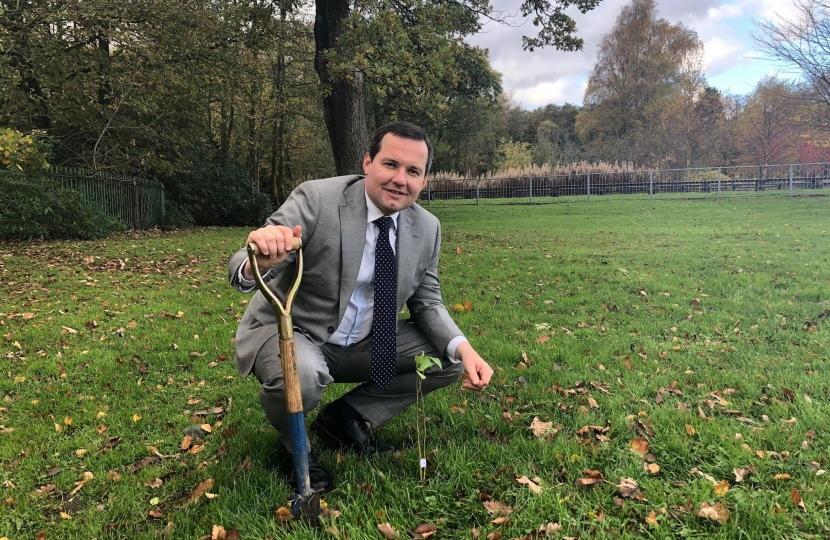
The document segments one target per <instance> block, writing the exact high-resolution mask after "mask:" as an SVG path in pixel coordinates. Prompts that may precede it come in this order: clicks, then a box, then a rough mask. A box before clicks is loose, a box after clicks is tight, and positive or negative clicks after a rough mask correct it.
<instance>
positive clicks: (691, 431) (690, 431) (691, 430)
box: [686, 424, 695, 435]
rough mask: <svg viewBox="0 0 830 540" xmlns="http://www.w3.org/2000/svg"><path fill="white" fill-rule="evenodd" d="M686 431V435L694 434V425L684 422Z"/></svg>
mask: <svg viewBox="0 0 830 540" xmlns="http://www.w3.org/2000/svg"><path fill="white" fill-rule="evenodd" d="M686 433H687V434H688V435H694V434H695V427H694V426H693V425H691V424H686Z"/></svg>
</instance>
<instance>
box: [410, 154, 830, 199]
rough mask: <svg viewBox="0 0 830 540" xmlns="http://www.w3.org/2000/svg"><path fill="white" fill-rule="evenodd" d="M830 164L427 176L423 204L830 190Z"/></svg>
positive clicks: (422, 196)
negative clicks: (443, 177) (561, 173)
mask: <svg viewBox="0 0 830 540" xmlns="http://www.w3.org/2000/svg"><path fill="white" fill-rule="evenodd" d="M829 189H830V163H797V164H795V163H794V164H785V165H750V166H746V165H740V166H730V167H710V168H694V169H662V170H640V171H623V172H590V173H588V172H585V173H574V174H567V175H536V176H534V175H531V174H528V175H523V176H516V177H510V178H487V179H476V178H472V179H454V180H430V181H429V182H428V183H427V188H426V189H424V190H423V191H422V192H421V195H420V200H421V202H422V203H424V202H426V204H431V203H432V202H433V201H452V202H454V203H462V204H482V203H485V204H487V203H496V204H510V203H514V204H515V203H529V204H533V203H543V202H556V201H558V200H563V199H564V200H571V199H574V198H577V199H582V198H584V199H585V200H588V201H590V200H591V197H602V196H609V195H620V196H622V195H625V196H634V197H639V198H647V199H655V198H664V199H668V198H717V199H720V198H724V197H734V196H770V195H784V196H790V197H792V196H793V195H812V194H828V195H830V191H827V190H829Z"/></svg>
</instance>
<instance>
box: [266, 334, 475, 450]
mask: <svg viewBox="0 0 830 540" xmlns="http://www.w3.org/2000/svg"><path fill="white" fill-rule="evenodd" d="M294 341H295V343H296V348H297V364H298V366H299V370H300V386H301V387H302V393H303V409H304V410H305V412H306V414H307V413H309V412H310V411H312V410H313V409H314V408H315V407H317V405H318V404H319V403H320V400H321V399H322V397H323V392H324V391H325V389H326V387H327V386H328V385H329V384H331V383H333V382H340V383H362V384H360V385H358V386H357V387H355V388H354V389H352V390H351V391H350V392H348V393H346V394H345V395H344V396H343V398H344V399H345V401H346V403H348V404H349V405H351V406H352V407H353V408H354V409H355V410H356V411H357V412H359V413H360V414H361V415H362V416H363V418H365V419H366V420H368V421H369V422H370V423H371V424H372V425H373V426H375V427H381V426H383V425H385V424H386V422H388V421H389V420H390V419H391V418H392V417H394V416H395V415H397V414H399V413H401V412H403V411H404V410H405V409H406V408H407V407H409V406H410V405H412V404H413V403H415V398H416V393H415V384H416V381H417V378H418V375H417V373H416V372H415V356H417V355H419V354H421V352H424V353H425V354H426V355H427V356H433V357H436V358H440V357H442V356H444V355H443V351H442V352H441V353H438V351H436V350H435V347H434V346H433V345H432V344H431V343H430V342H429V340H427V339H426V337H425V336H424V335H423V334H422V333H421V331H420V330H418V329H417V328H416V327H415V324H414V323H412V322H411V321H408V320H399V321H398V334H397V360H396V371H397V375H396V376H395V378H394V379H392V382H391V383H389V386H388V387H387V388H386V390H382V389H381V388H380V387H379V386H378V385H377V384H375V383H374V382H372V381H371V380H369V367H370V365H371V362H372V336H369V337H367V338H366V339H364V340H362V341H359V342H357V343H354V344H352V345H350V346H348V347H340V346H337V345H332V344H329V343H324V344H323V345H322V346H319V347H318V346H317V345H315V344H314V343H313V342H312V341H311V339H309V338H308V337H307V336H306V335H304V334H302V333H300V332H298V331H295V333H294ZM442 364H443V365H442V369H439V368H438V366H435V365H433V366H431V367H430V368H429V369H427V370H426V371H425V372H424V374H425V375H426V378H425V379H423V380H422V381H421V392H422V393H423V394H424V395H426V394H429V393H430V392H433V391H435V390H438V389H439V388H443V387H445V386H449V385H450V384H452V383H454V382H455V381H457V380H458V378H459V377H460V376H461V373H462V371H463V368H462V366H461V363H454V362H451V361H449V360H446V359H444V360H443V362H442ZM253 373H254V375H255V376H256V378H257V379H259V382H260V383H261V384H262V386H261V387H260V390H259V402H260V403H261V404H262V409H263V410H264V411H265V415H266V416H267V417H268V421H269V422H270V423H271V425H272V426H274V428H275V429H276V430H277V432H278V433H279V434H280V439H282V441H283V444H285V446H286V447H287V448H288V450H289V451H290V450H291V442H290V441H289V437H288V436H287V433H288V423H287V413H286V406H285V392H284V385H283V377H282V366H281V364H280V355H279V336H274V337H273V338H271V339H269V340H268V341H267V342H265V345H263V346H262V348H261V349H260V350H259V353H257V356H256V360H255V361H254V367H253Z"/></svg>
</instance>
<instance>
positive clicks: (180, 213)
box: [159, 198, 194, 231]
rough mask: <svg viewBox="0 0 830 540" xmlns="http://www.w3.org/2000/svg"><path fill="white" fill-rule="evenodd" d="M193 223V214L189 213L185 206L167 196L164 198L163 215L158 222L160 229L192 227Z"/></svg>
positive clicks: (169, 229) (170, 229)
mask: <svg viewBox="0 0 830 540" xmlns="http://www.w3.org/2000/svg"><path fill="white" fill-rule="evenodd" d="M193 223H194V220H193V216H192V215H190V212H188V211H187V208H184V207H182V206H181V205H179V204H178V203H176V201H173V200H171V199H169V198H167V199H165V200H164V217H163V218H162V220H161V223H160V224H159V225H160V227H161V229H162V230H165V231H172V230H174V229H186V228H187V227H192V226H193Z"/></svg>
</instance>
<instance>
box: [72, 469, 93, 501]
mask: <svg viewBox="0 0 830 540" xmlns="http://www.w3.org/2000/svg"><path fill="white" fill-rule="evenodd" d="M93 478H95V476H94V475H93V474H92V473H91V472H89V471H85V472H84V473H83V474H82V475H81V479H80V480H78V481H77V482H75V489H73V490H72V491H70V492H69V494H70V495H74V494H76V493H78V492H79V491H81V488H82V487H84V486H85V485H86V484H87V482H89V481H90V480H92V479H93Z"/></svg>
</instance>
